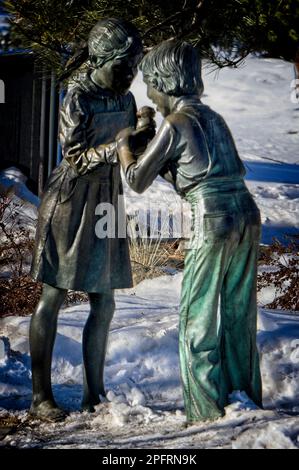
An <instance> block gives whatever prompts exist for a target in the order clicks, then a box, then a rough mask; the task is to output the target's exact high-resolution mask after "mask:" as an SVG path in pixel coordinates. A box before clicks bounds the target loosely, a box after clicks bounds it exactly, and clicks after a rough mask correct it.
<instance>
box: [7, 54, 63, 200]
mask: <svg viewBox="0 0 299 470" xmlns="http://www.w3.org/2000/svg"><path fill="white" fill-rule="evenodd" d="M0 79H1V80H3V81H4V83H5V104H0V169H3V168H7V167H8V166H13V165H14V166H17V167H18V168H20V169H21V170H22V171H23V173H25V174H26V175H27V176H28V177H29V178H30V181H29V186H31V189H33V190H34V192H35V193H38V192H39V193H40V192H41V190H42V188H43V186H44V183H45V180H46V179H47V176H48V174H49V172H50V171H51V170H52V168H53V167H54V166H55V165H56V152H57V112H56V110H57V108H58V94H57V92H56V91H55V89H54V99H53V89H52V101H51V79H50V78H49V77H46V76H45V75H44V74H43V73H42V71H41V70H40V69H37V66H36V65H34V59H33V56H32V55H31V54H8V55H0ZM50 103H51V104H50ZM50 106H52V115H53V116H54V118H53V119H52V120H51V121H52V125H50ZM53 107H54V110H53ZM53 111H54V113H53ZM51 128H52V131H51Z"/></svg>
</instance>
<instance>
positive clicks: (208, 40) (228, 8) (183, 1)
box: [4, 0, 299, 76]
mask: <svg viewBox="0 0 299 470" xmlns="http://www.w3.org/2000/svg"><path fill="white" fill-rule="evenodd" d="M4 5H5V7H6V9H7V11H9V12H10V14H11V15H12V16H11V24H12V36H13V39H14V42H15V44H16V45H17V46H20V45H22V46H23V47H28V48H30V49H33V50H34V51H35V52H36V54H37V55H38V56H39V57H40V58H41V59H43V62H44V63H46V64H48V65H49V67H50V68H53V67H54V69H55V70H56V71H57V73H58V76H60V75H61V74H63V73H64V72H65V65H66V63H67V62H68V60H69V59H70V58H71V57H73V56H74V55H75V56H77V57H78V56H79V57H83V58H85V57H86V50H85V51H84V41H86V39H87V36H88V32H89V30H90V29H91V27H92V26H93V25H94V24H95V22H96V21H97V20H98V19H100V18H103V17H108V16H118V17H124V18H126V19H127V20H130V21H132V22H133V23H134V24H135V25H136V26H137V27H138V28H139V29H140V31H141V32H142V35H143V41H144V46H145V49H146V48H148V47H151V46H152V45H154V44H157V43H158V42H160V41H161V40H163V39H167V38H170V37H175V38H185V39H188V40H189V41H191V42H192V43H194V44H195V45H197V46H198V47H199V49H200V51H201V53H202V55H204V56H205V57H207V58H209V59H210V60H211V61H212V62H213V63H215V64H217V65H218V66H226V65H234V66H236V65H238V63H239V62H240V61H242V59H243V58H244V57H246V55H247V54H248V53H249V52H252V51H259V52H264V53H266V54H268V55H271V56H272V57H281V58H284V59H286V60H291V61H295V60H296V54H298V42H299V41H298V38H299V0H283V1H282V0H225V1H223V0H201V1H199V0H177V1H175V2H174V1H173V0H127V1H126V2H124V1H123V0H85V1H83V0H68V1H66V2H60V1H59V0H6V1H4ZM82 46H83V52H82ZM84 54H85V55H84ZM78 62H79V60H78ZM75 65H76V63H75Z"/></svg>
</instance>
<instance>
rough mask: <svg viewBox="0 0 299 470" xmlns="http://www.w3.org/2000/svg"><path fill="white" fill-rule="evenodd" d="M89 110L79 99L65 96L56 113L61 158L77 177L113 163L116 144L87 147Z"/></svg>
mask: <svg viewBox="0 0 299 470" xmlns="http://www.w3.org/2000/svg"><path fill="white" fill-rule="evenodd" d="M88 119H89V111H88V106H87V104H86V103H85V101H84V99H83V98H82V96H80V95H79V94H78V93H68V94H67V95H66V98H65V101H64V105H63V107H62V109H61V112H60V122H59V138H60V143H61V147H62V153H63V156H64V158H65V159H66V160H67V161H68V162H69V163H70V165H71V166H72V167H73V168H74V169H75V171H76V172H77V174H78V175H84V174H86V173H89V172H91V171H93V170H94V169H96V168H97V167H98V166H99V165H103V164H107V163H108V164H115V163H117V158H116V143H115V142H112V143H110V144H107V145H99V146H97V147H95V148H93V147H91V148H90V147H89V146H88V144H87V127H88Z"/></svg>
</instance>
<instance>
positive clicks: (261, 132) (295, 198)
mask: <svg viewBox="0 0 299 470" xmlns="http://www.w3.org/2000/svg"><path fill="white" fill-rule="evenodd" d="M208 72H209V71H208V70H206V71H205V73H206V75H205V84H206V88H205V96H204V98H203V101H204V102H206V103H207V104H210V105H211V106H212V107H213V108H215V109H216V110H217V111H218V112H220V113H221V114H222V115H223V116H224V117H225V118H226V119H227V121H228V123H229V125H230V127H231V129H232V132H233V134H234V136H235V138H236V142H237V146H238V148H239V150H240V154H241V156H242V157H243V158H244V160H245V162H246V165H247V168H248V177H247V184H248V186H249V188H250V190H251V191H252V192H253V194H254V196H255V197H256V199H257V203H258V205H259V206H260V208H261V211H262V217H263V229H264V234H263V241H264V242H268V241H270V239H271V236H273V235H274V234H276V235H277V234H279V235H281V234H282V233H284V232H286V231H292V230H294V229H295V228H297V229H298V226H299V210H298V202H299V165H298V163H299V156H298V155H299V152H298V150H299V133H298V131H299V128H298V120H299V104H297V105H296V104H293V103H291V101H290V91H291V90H290V83H291V80H292V78H293V72H292V67H291V65H289V64H286V63H284V62H282V61H278V60H268V59H263V60H259V59H256V58H249V59H248V60H247V62H246V66H245V67H242V68H240V69H239V70H229V69H225V70H222V71H220V73H218V74H217V79H215V77H214V75H212V74H208ZM133 91H134V92H135V94H136V96H137V100H138V105H139V106H141V105H143V104H149V103H148V102H147V101H146V100H145V99H144V93H145V88H144V86H143V85H142V83H141V82H140V80H139V81H137V83H136V84H135V85H134V89H133ZM158 118H159V117H158ZM273 160H275V161H273ZM126 196H127V201H128V203H127V207H128V209H129V211H132V212H133V211H134V210H135V208H136V207H139V208H144V207H145V206H146V205H147V204H148V201H151V202H152V203H157V201H158V204H160V205H161V202H164V203H166V204H167V203H169V201H171V202H173V201H174V193H173V190H172V189H171V188H170V186H169V185H168V184H167V183H165V182H163V181H162V180H157V181H156V182H155V183H154V184H153V186H152V187H151V188H150V189H149V190H148V191H147V192H146V193H145V194H144V195H142V196H140V195H138V196H136V195H135V194H134V193H133V192H132V191H130V190H129V189H128V188H126ZM175 201H177V204H179V200H178V199H176V200H175ZM181 280H182V274H181V273H177V274H175V275H173V276H163V277H160V278H157V279H153V280H147V281H143V282H142V283H140V284H139V285H138V286H137V287H135V288H134V289H130V290H126V291H119V292H118V293H117V296H116V300H117V309H116V313H115V317H114V319H113V322H112V325H111V334H110V339H109V346H108V353H107V361H106V388H107V390H108V391H109V393H108V401H107V402H106V403H103V404H101V405H99V406H98V407H97V410H96V413H94V414H92V415H90V414H87V413H79V408H80V399H81V392H82V385H81V384H82V366H81V361H82V358H81V336H82V329H83V325H84V323H85V320H86V317H87V315H88V304H84V303H82V304H80V305H76V306H72V307H68V308H65V309H63V310H62V311H61V314H60V320H59V327H58V335H57V341H56V345H55V351H54V358H53V383H54V393H55V396H56V398H57V401H58V402H59V403H60V404H61V405H62V406H64V407H66V408H67V409H68V410H69V411H70V415H69V417H68V418H67V420H66V421H65V422H63V423H58V424H49V423H46V424H45V423H40V422H39V421H33V420H28V415H27V411H26V410H27V409H28V407H29V404H30V399H31V382H30V358H29V347H28V326H29V321H30V319H29V318H25V317H23V318H21V317H8V318H4V319H2V320H0V336H2V338H3V340H2V341H0V395H1V397H0V420H1V418H5V417H7V415H8V414H9V415H10V418H12V417H15V418H17V419H19V420H20V421H21V422H23V424H21V425H20V426H19V427H18V429H17V431H16V432H15V433H13V434H11V435H7V436H6V437H5V438H4V439H3V440H2V441H0V447H1V446H6V447H43V448H119V449H121V448H123V449H124V448H126V449H127V448H172V449H184V448H236V449H237V448H298V447H299V441H298V435H299V315H295V314H291V313H288V312H277V311H270V310H266V309H263V308H260V312H259V324H258V328H259V332H258V345H259V350H260V354H261V369H262V375H263V388H264V404H265V410H259V409H256V407H255V406H254V404H253V403H252V402H250V401H249V400H248V398H247V397H246V396H245V394H244V393H243V392H242V391H236V392H235V393H234V394H233V396H232V397H231V402H232V403H231V405H229V406H228V407H227V409H226V417H225V418H223V419H221V420H217V421H215V422H213V423H205V424H196V425H193V426H190V427H188V428H186V427H185V424H184V423H185V417H184V410H183V400H182V390H181V383H180V374H179V358H178V314H179V313H178V305H179V295H180V286H181ZM263 295H268V296H269V292H266V293H262V296H263ZM262 301H263V298H262V297H260V302H261V303H263V302H262Z"/></svg>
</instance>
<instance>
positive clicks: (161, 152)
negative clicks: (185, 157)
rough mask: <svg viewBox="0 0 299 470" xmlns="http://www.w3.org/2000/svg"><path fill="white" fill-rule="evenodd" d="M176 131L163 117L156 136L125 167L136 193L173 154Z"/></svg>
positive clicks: (175, 145) (146, 185) (145, 186)
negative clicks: (135, 158)
mask: <svg viewBox="0 0 299 470" xmlns="http://www.w3.org/2000/svg"><path fill="white" fill-rule="evenodd" d="M177 138H178V137H177V131H176V130H175V129H174V127H173V126H172V125H171V124H170V122H169V121H168V120H167V119H165V120H164V121H163V123H162V125H161V127H160V129H159V131H158V132H157V134H156V136H155V137H154V138H153V140H152V141H151V142H150V143H149V145H148V146H147V148H146V150H145V152H144V153H143V154H142V155H141V156H140V157H139V158H138V160H137V161H136V162H132V163H130V164H129V165H128V166H127V167H126V168H125V169H124V171H125V175H126V180H127V182H128V185H129V186H130V187H131V188H132V189H133V190H134V191H136V192H137V193H142V192H143V191H145V190H146V189H147V188H148V187H149V186H150V185H151V184H152V182H153V181H154V179H155V178H156V177H157V176H158V175H159V173H160V172H161V170H162V168H163V167H164V165H165V164H166V163H167V162H168V161H169V160H170V159H171V158H172V157H174V155H175V152H176V147H177Z"/></svg>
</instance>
